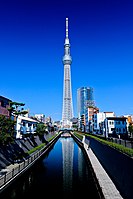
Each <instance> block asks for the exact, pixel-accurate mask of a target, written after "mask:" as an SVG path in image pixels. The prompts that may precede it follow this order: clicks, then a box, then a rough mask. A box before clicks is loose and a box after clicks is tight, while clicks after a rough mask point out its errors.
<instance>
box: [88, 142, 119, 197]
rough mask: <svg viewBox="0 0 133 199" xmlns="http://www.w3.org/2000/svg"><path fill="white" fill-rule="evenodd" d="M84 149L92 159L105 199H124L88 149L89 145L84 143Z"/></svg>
mask: <svg viewBox="0 0 133 199" xmlns="http://www.w3.org/2000/svg"><path fill="white" fill-rule="evenodd" d="M84 148H85V150H86V153H87V155H88V157H89V159H90V162H91V165H92V167H93V170H94V172H95V175H96V178H97V179H98V182H99V185H100V187H101V189H102V192H103V195H104V197H105V199H122V198H123V197H122V196H121V194H120V192H119V191H118V190H117V188H116V186H115V184H114V183H113V181H112V180H111V179H110V177H109V176H108V174H107V172H106V171H105V170H104V168H103V167H102V165H101V164H100V162H99V161H98V159H97V157H96V156H95V154H94V153H93V151H92V149H91V148H88V144H86V143H84Z"/></svg>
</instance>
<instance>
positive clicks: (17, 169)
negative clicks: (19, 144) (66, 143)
mask: <svg viewBox="0 0 133 199" xmlns="http://www.w3.org/2000/svg"><path fill="white" fill-rule="evenodd" d="M58 136H59V134H58V135H57V136H56V137H55V138H54V139H53V140H51V141H50V142H49V143H48V144H47V145H45V146H44V147H43V148H42V149H40V150H38V151H36V152H35V153H34V154H32V155H31V156H30V157H29V158H27V159H24V160H23V162H21V163H18V165H17V166H15V165H14V166H13V168H12V169H10V170H9V171H7V172H5V174H3V175H2V176H0V192H1V191H2V189H3V188H4V187H5V186H6V185H7V184H8V183H9V182H10V181H12V180H13V179H14V178H16V177H17V176H18V175H19V174H20V173H23V172H24V171H25V170H27V169H28V168H29V167H30V166H31V165H32V164H33V163H34V162H35V161H36V160H37V159H39V158H40V157H41V156H42V155H43V154H44V153H45V152H46V151H47V150H48V149H49V148H50V147H51V144H52V143H54V142H55V140H56V138H57V137H58Z"/></svg>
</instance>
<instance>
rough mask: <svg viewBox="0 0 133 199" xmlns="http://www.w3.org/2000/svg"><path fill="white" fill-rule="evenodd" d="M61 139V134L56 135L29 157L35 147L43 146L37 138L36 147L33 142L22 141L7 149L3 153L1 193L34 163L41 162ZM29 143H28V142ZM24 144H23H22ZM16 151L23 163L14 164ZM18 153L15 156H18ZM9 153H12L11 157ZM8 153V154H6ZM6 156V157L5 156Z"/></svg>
mask: <svg viewBox="0 0 133 199" xmlns="http://www.w3.org/2000/svg"><path fill="white" fill-rule="evenodd" d="M59 137H60V133H59V134H55V135H54V136H53V138H52V139H49V140H50V141H49V142H47V144H45V145H44V146H43V147H41V148H40V149H39V150H36V151H35V152H33V153H32V154H30V155H27V152H28V151H29V150H32V149H33V148H35V145H36V146H37V145H38V146H39V145H41V144H42V142H41V141H40V140H39V139H38V138H37V137H36V139H35V140H36V144H35V143H34V144H35V145H34V144H33V143H32V141H31V140H30V141H29V139H28V140H24V141H23V140H21V141H20V142H17V144H16V142H15V146H14V144H13V145H12V144H10V147H8V150H10V151H7V148H5V151H4V150H3V151H2V155H3V157H4V158H3V159H2V160H1V165H2V166H3V167H4V168H3V167H2V169H1V176H0V193H1V192H3V191H4V190H5V189H6V188H7V187H8V186H9V185H10V184H11V183H12V182H14V181H15V180H16V179H17V178H18V177H20V176H21V175H22V174H23V173H24V172H25V171H26V170H28V169H29V168H31V166H32V165H34V163H35V162H36V161H37V160H39V159H40V158H41V157H42V156H43V155H44V154H45V153H47V151H48V150H50V148H51V147H52V146H53V145H54V143H55V142H56V141H57V139H58V138H59ZM26 141H27V142H26ZM22 143H23V144H22ZM29 143H30V144H29ZM11 149H12V150H11ZM15 149H16V150H18V151H19V153H20V154H19V155H21V158H23V159H21V162H13V161H14V159H13V158H14V156H13V157H12V155H13V153H14V154H15ZM18 151H17V153H16V154H15V155H18ZM9 152H10V153H11V154H10V156H9ZM6 153H7V154H6ZM4 155H5V156H4ZM6 156H7V157H8V160H6Z"/></svg>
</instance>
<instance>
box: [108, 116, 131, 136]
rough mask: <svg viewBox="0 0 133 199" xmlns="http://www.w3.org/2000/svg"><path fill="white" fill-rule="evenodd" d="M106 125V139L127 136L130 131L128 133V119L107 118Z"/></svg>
mask: <svg viewBox="0 0 133 199" xmlns="http://www.w3.org/2000/svg"><path fill="white" fill-rule="evenodd" d="M104 124H105V137H111V136H112V137H119V136H120V137H126V136H127V132H128V131H127V118H126V117H107V118H105V122H104ZM118 135H119V136H118Z"/></svg>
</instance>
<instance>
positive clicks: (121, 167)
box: [88, 137, 133, 199]
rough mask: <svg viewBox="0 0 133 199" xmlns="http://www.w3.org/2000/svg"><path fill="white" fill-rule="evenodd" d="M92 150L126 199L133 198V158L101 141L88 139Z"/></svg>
mask: <svg viewBox="0 0 133 199" xmlns="http://www.w3.org/2000/svg"><path fill="white" fill-rule="evenodd" d="M88 139H89V140H90V149H91V150H92V152H93V153H94V154H95V156H96V157H97V159H98V161H99V162H100V164H101V165H102V167H103V168H104V169H105V170H106V172H107V173H108V175H109V177H110V178H111V179H112V181H113V182H114V184H115V186H116V187H117V189H118V190H119V191H120V193H121V195H122V196H123V198H124V199H132V198H133V189H132V185H133V172H132V169H133V158H132V157H130V156H128V155H127V154H125V153H122V152H120V151H118V150H117V149H114V148H113V147H110V146H108V145H106V144H103V143H101V142H100V141H98V140H96V139H93V138H91V137H88Z"/></svg>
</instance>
